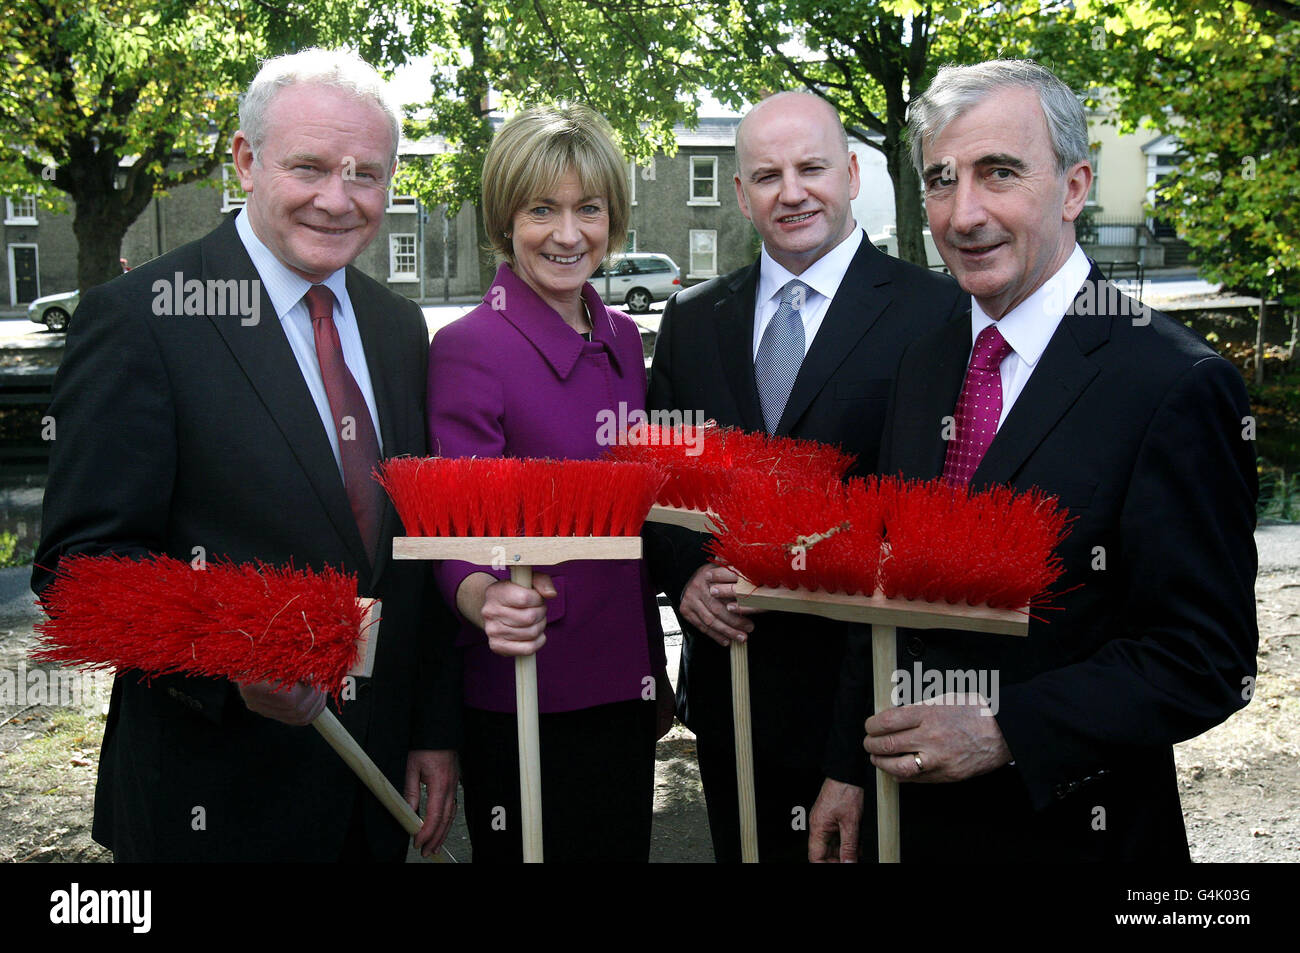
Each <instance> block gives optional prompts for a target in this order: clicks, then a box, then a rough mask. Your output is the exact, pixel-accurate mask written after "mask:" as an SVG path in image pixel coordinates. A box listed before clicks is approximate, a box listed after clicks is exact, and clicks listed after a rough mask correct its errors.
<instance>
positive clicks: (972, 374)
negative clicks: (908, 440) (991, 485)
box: [943, 324, 1011, 486]
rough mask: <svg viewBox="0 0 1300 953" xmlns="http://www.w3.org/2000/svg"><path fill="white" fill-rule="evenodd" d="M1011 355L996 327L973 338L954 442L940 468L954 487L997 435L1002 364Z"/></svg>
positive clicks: (967, 476) (961, 482) (967, 479)
mask: <svg viewBox="0 0 1300 953" xmlns="http://www.w3.org/2000/svg"><path fill="white" fill-rule="evenodd" d="M1010 353H1011V345H1010V344H1008V343H1007V342H1006V339H1005V338H1003V337H1002V332H1001V331H999V330H998V326H997V325H996V324H990V325H989V326H988V327H987V328H985V329H984V330H983V331H981V332H980V333H979V335H978V336H977V337H976V338H975V348H974V350H972V351H971V355H970V366H969V367H968V368H967V369H966V382H965V383H964V384H963V385H962V388H961V397H959V398H958V399H957V409H956V411H954V412H953V417H954V418H955V419H956V427H957V434H956V438H955V439H954V440H953V441H952V442H951V443H949V444H948V457H947V459H946V460H945V461H944V464H943V478H944V479H945V480H946V481H947V482H949V483H952V484H954V485H956V486H966V485H967V484H968V483H970V479H971V477H973V476H974V475H975V468H976V467H978V466H979V465H980V461H981V460H983V459H984V454H985V452H986V451H987V450H988V448H989V444H991V443H992V442H993V435H994V434H996V433H997V431H998V418H999V417H1001V416H1002V372H1001V367H1002V360H1003V358H1005V357H1006V356H1007V355H1008V354H1010Z"/></svg>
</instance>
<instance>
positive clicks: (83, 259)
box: [72, 195, 139, 294]
mask: <svg viewBox="0 0 1300 953" xmlns="http://www.w3.org/2000/svg"><path fill="white" fill-rule="evenodd" d="M138 214H139V213H135V214H131V213H130V212H129V211H128V210H127V209H126V208H125V207H123V206H122V204H121V203H118V202H114V201H112V197H111V196H109V197H107V198H106V197H105V196H102V195H97V196H90V197H84V198H82V199H79V200H77V202H76V215H75V216H74V217H73V220H72V231H73V233H74V234H75V235H76V236H77V288H78V290H80V291H81V293H82V294H85V293H86V292H87V291H88V290H90V289H91V288H93V287H95V286H96V285H102V284H103V283H104V282H106V281H111V280H112V279H113V278H115V277H117V276H118V275H120V274H121V273H122V263H121V257H122V240H123V239H124V238H125V237H126V231H127V229H128V228H130V227H131V223H132V222H134V221H135V219H136V217H137V215H138Z"/></svg>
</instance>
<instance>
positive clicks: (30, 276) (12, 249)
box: [9, 245, 41, 304]
mask: <svg viewBox="0 0 1300 953" xmlns="http://www.w3.org/2000/svg"><path fill="white" fill-rule="evenodd" d="M9 262H10V266H9V287H10V288H11V289H12V290H11V292H10V304H26V303H28V302H29V301H35V300H36V299H37V298H39V297H40V296H41V284H40V279H39V278H38V277H37V273H36V246H35V245H10V246H9Z"/></svg>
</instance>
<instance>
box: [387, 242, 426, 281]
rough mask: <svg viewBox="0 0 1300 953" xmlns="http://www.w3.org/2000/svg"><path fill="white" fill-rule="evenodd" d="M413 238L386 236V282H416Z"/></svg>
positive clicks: (417, 276)
mask: <svg viewBox="0 0 1300 953" xmlns="http://www.w3.org/2000/svg"><path fill="white" fill-rule="evenodd" d="M418 278H419V275H418V274H417V272H416V262H415V236H414V235H389V236H388V280H389V281H416V280H418Z"/></svg>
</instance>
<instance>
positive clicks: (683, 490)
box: [605, 423, 856, 510]
mask: <svg viewBox="0 0 1300 953" xmlns="http://www.w3.org/2000/svg"><path fill="white" fill-rule="evenodd" d="M605 458H606V459H609V460H622V461H628V462H642V463H653V464H655V465H657V466H660V467H663V468H664V469H665V470H667V471H668V480H667V482H666V483H665V485H664V488H663V490H662V491H661V492H660V494H659V498H658V499H657V500H656V502H658V503H659V504H661V505H664V506H678V507H683V508H685V509H696V510H709V509H711V508H712V500H713V497H714V496H715V495H717V494H718V493H719V492H721V491H722V490H724V489H725V488H726V487H728V486H730V485H732V484H733V483H735V482H737V480H738V477H739V476H740V474H739V473H738V471H742V470H743V471H745V474H744V478H745V479H748V478H749V472H750V471H754V472H755V473H757V474H761V475H767V476H784V477H785V478H786V479H787V480H791V481H800V482H804V483H820V482H822V481H824V480H839V479H840V478H842V477H843V476H844V474H845V473H847V472H848V470H849V468H850V467H852V466H853V464H854V462H855V461H856V457H854V456H853V455H852V454H849V453H845V452H844V451H842V450H840V448H839V447H835V446H830V445H828V444H823V443H818V442H817V441H815V440H797V439H795V438H793V437H771V436H768V435H767V434H765V433H746V432H745V431H743V430H737V429H734V428H731V427H719V426H717V425H716V424H706V425H704V426H702V427H692V426H689V425H682V426H675V427H674V426H661V425H658V424H649V423H645V424H638V425H636V426H634V427H631V428H629V429H628V431H627V432H626V433H624V434H622V435H620V440H619V444H618V446H615V447H612V448H610V450H609V451H607V452H606V454H605Z"/></svg>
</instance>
